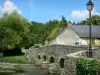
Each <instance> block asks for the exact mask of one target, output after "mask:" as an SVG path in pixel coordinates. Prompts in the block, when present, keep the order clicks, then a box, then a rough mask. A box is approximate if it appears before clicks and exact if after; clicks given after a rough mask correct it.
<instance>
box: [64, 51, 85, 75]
mask: <svg viewBox="0 0 100 75" xmlns="http://www.w3.org/2000/svg"><path fill="white" fill-rule="evenodd" d="M85 52H86V51H78V52H75V53H71V54H68V55H66V56H65V66H64V70H65V74H64V75H76V59H77V58H78V57H79V56H80V55H82V54H83V53H85Z"/></svg>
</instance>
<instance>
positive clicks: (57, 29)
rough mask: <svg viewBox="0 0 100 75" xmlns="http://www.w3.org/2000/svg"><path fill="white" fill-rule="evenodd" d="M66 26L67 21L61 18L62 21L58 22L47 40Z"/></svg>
mask: <svg viewBox="0 0 100 75" xmlns="http://www.w3.org/2000/svg"><path fill="white" fill-rule="evenodd" d="M66 26H67V20H66V19H65V17H64V16H62V20H60V21H59V22H58V23H57V25H56V27H55V28H54V29H53V30H52V32H51V34H50V35H49V36H48V37H47V40H51V39H52V38H53V37H54V36H55V35H56V33H57V32H59V30H60V29H62V28H64V27H66Z"/></svg>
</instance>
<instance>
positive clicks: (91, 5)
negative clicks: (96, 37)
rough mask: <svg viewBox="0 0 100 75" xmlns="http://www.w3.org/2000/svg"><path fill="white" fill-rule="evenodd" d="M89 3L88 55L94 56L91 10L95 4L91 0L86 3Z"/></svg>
mask: <svg viewBox="0 0 100 75" xmlns="http://www.w3.org/2000/svg"><path fill="white" fill-rule="evenodd" d="M86 5H87V9H88V11H89V23H90V25H89V40H90V43H89V53H88V57H90V58H92V36H91V24H92V23H91V11H92V10H93V7H94V4H93V3H92V1H91V0H89V2H88V3H87V4H86Z"/></svg>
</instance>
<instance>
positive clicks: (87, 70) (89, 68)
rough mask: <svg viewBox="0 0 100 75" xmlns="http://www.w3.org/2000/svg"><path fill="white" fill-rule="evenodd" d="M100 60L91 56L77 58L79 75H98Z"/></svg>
mask: <svg viewBox="0 0 100 75" xmlns="http://www.w3.org/2000/svg"><path fill="white" fill-rule="evenodd" d="M99 67H100V61H99V60H96V59H89V58H78V59H77V60H76V70H77V75H96V73H97V72H100V69H99Z"/></svg>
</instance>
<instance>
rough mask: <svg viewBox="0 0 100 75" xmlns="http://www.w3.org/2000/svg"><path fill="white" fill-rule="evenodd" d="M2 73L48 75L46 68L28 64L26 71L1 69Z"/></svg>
mask: <svg viewBox="0 0 100 75" xmlns="http://www.w3.org/2000/svg"><path fill="white" fill-rule="evenodd" d="M0 75H48V72H47V70H46V69H41V68H40V66H35V65H34V66H27V70H25V71H17V72H10V71H8V72H5V71H3V72H2V71H1V72H0Z"/></svg>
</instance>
